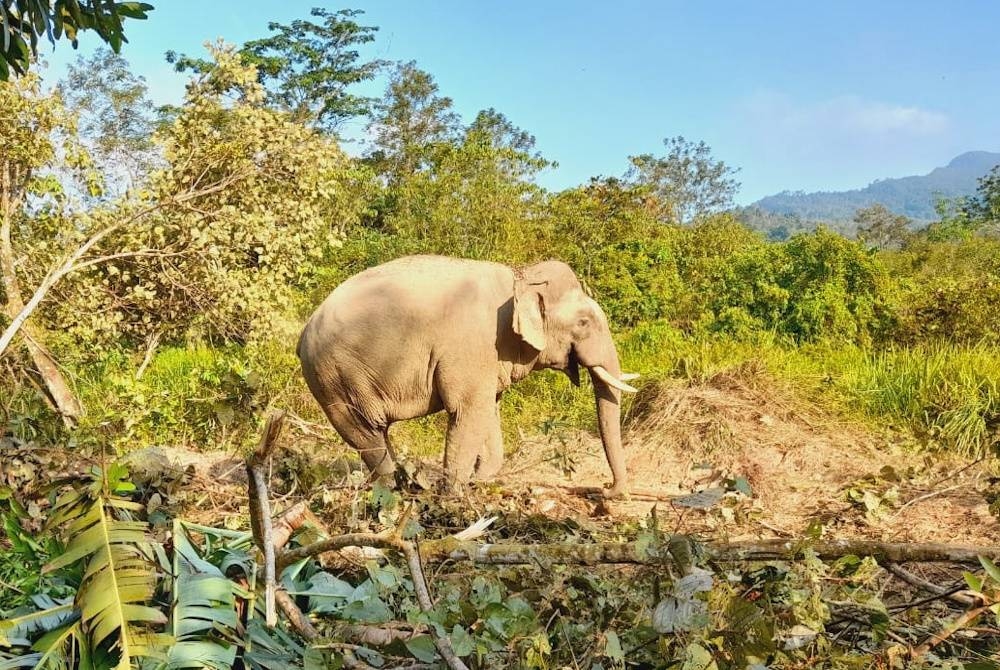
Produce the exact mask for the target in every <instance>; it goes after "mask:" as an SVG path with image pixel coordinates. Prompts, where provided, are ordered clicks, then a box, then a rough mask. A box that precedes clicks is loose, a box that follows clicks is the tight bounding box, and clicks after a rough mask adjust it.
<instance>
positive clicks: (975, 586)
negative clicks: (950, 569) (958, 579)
mask: <svg viewBox="0 0 1000 670" xmlns="http://www.w3.org/2000/svg"><path fill="white" fill-rule="evenodd" d="M962 577H964V578H965V583H966V584H968V585H969V589H970V590H972V591H975V592H976V593H982V592H983V578H982V577H980V576H979V575H974V574H972V573H971V572H963V573H962Z"/></svg>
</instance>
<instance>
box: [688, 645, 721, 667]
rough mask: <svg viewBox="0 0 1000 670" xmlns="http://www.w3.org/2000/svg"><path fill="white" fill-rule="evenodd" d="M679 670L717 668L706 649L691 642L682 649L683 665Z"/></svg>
mask: <svg viewBox="0 0 1000 670" xmlns="http://www.w3.org/2000/svg"><path fill="white" fill-rule="evenodd" d="M681 670H718V666H717V665H716V663H715V659H714V658H712V654H711V653H709V651H708V650H707V649H705V648H704V647H702V646H701V645H700V644H697V643H694V642H692V643H691V644H689V645H688V646H687V647H686V648H685V649H684V665H682V666H681Z"/></svg>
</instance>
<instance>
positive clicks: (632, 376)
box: [619, 372, 642, 382]
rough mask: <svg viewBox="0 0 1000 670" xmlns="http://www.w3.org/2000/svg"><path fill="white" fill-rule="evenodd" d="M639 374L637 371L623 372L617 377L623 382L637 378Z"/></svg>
mask: <svg viewBox="0 0 1000 670" xmlns="http://www.w3.org/2000/svg"><path fill="white" fill-rule="evenodd" d="M641 376H642V375H640V374H639V373H638V372H625V373H623V374H622V376H621V377H619V379H621V380H622V381H623V382H630V381H632V380H633V379H638V378H639V377H641Z"/></svg>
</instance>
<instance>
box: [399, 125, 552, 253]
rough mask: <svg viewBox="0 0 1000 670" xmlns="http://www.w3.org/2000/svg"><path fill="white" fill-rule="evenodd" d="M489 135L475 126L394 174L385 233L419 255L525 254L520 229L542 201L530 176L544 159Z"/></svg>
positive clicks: (489, 128)
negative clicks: (412, 168) (416, 166)
mask: <svg viewBox="0 0 1000 670" xmlns="http://www.w3.org/2000/svg"><path fill="white" fill-rule="evenodd" d="M494 130H495V128H494V127H492V126H489V125H483V124H480V125H475V124H474V125H472V126H470V127H469V128H467V129H466V131H465V132H464V134H463V135H462V137H461V139H460V140H458V141H457V142H456V143H454V144H452V143H447V142H442V143H435V144H433V145H430V146H431V147H433V149H434V150H433V151H430V152H428V153H427V154H425V158H423V159H422V163H421V165H422V167H423V169H421V170H419V171H417V172H414V173H406V172H404V173H402V174H401V175H400V176H398V177H396V178H395V179H394V180H393V181H392V182H391V183H390V185H389V193H390V196H391V197H392V202H393V206H392V208H391V209H390V210H389V213H388V227H389V230H391V231H393V232H395V233H397V234H401V235H402V236H404V237H406V238H409V239H412V240H416V241H417V242H418V244H419V248H420V249H421V250H424V251H433V252H436V253H446V254H449V255H456V256H466V257H471V258H488V259H493V260H513V259H514V258H515V257H516V256H518V255H519V254H521V253H523V251H524V244H523V242H522V241H521V239H520V235H521V234H523V232H524V231H523V224H524V223H525V222H527V221H530V220H532V219H534V218H537V212H538V211H539V208H540V207H541V206H542V202H543V201H542V196H543V191H542V189H541V188H540V187H539V186H538V185H537V184H535V183H534V176H535V175H536V174H537V172H538V171H539V170H541V169H542V168H544V167H545V166H546V165H548V162H547V161H546V160H545V159H544V158H542V157H540V156H538V155H537V154H532V153H525V152H523V151H521V150H519V149H515V148H512V147H510V146H501V145H499V144H498V142H499V141H502V139H503V136H502V135H501V136H500V137H498V136H497V135H496V134H495V133H494ZM420 146H423V147H424V148H425V149H426V148H428V145H420ZM410 155H411V156H412V154H410Z"/></svg>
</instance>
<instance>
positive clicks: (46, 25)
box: [0, 0, 153, 81]
mask: <svg viewBox="0 0 1000 670" xmlns="http://www.w3.org/2000/svg"><path fill="white" fill-rule="evenodd" d="M152 9H153V6H152V5H150V4H147V3H145V2H107V1H106V0H74V1H72V2H66V1H57V2H55V3H54V4H53V2H52V0H0V81H6V80H7V78H8V77H9V76H10V71H11V70H13V71H14V73H15V74H18V75H23V74H25V73H26V72H27V71H28V68H29V67H30V66H31V62H32V60H34V59H35V58H37V57H38V42H39V40H40V39H41V38H42V37H43V36H45V37H47V38H48V40H49V42H50V43H52V44H53V45H55V43H56V40H58V39H60V38H62V37H63V36H64V35H65V36H66V37H67V38H68V39H69V40H70V42H71V43H72V44H73V48H74V49H75V48H76V47H77V35H78V33H79V32H81V31H84V30H92V31H94V32H95V33H97V35H98V37H100V38H101V39H102V40H103V41H104V42H106V43H107V44H108V45H109V46H110V47H111V48H112V50H114V52H115V53H118V51H119V49H121V46H122V43H123V42H127V41H128V40H126V39H125V31H124V28H123V26H122V20H123V19H145V18H146V16H147V13H148V12H149V11H150V10H152Z"/></svg>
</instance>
